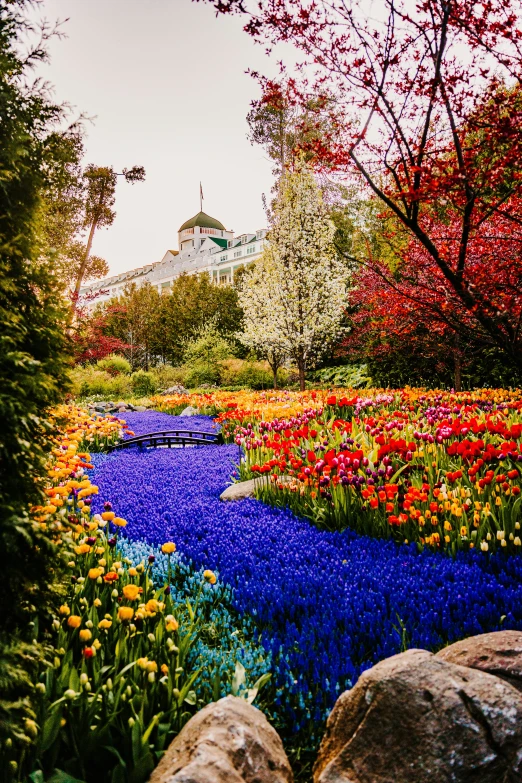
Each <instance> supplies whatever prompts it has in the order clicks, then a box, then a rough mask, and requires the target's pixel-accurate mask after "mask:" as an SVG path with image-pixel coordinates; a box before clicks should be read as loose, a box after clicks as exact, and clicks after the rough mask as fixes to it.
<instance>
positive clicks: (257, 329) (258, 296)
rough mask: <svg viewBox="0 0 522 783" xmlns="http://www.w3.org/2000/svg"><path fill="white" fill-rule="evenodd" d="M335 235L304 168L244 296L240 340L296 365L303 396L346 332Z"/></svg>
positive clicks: (289, 182)
mask: <svg viewBox="0 0 522 783" xmlns="http://www.w3.org/2000/svg"><path fill="white" fill-rule="evenodd" d="M334 233H335V227H334V225H333V223H332V221H331V220H330V219H329V216H328V210H327V208H326V206H325V204H324V202H323V198H322V195H321V191H320V189H319V187H318V185H317V183H316V181H315V179H314V176H313V173H312V171H311V169H310V167H309V166H307V165H306V164H305V163H304V162H303V161H300V162H298V164H297V165H296V167H295V169H294V170H293V171H287V172H285V173H284V174H283V176H282V177H281V179H280V181H279V185H278V191H277V197H276V199H275V201H274V204H273V207H272V213H271V215H270V227H269V232H268V240H269V241H268V244H267V246H266V248H265V250H264V252H263V254H262V256H261V257H260V258H259V259H258V260H257V261H256V263H255V264H254V266H253V268H252V269H251V270H249V271H248V272H247V273H246V274H245V275H244V277H243V279H242V284H241V288H240V292H239V303H240V305H241V307H242V308H243V311H244V331H243V333H242V334H241V335H238V336H239V338H240V340H241V341H242V342H243V343H244V344H245V345H247V346H249V347H251V348H255V349H256V350H257V351H259V352H260V353H262V354H264V355H265V356H266V358H267V359H269V361H270V359H271V358H272V359H274V358H276V357H279V361H280V360H281V357H282V356H285V355H286V356H289V357H291V358H292V359H293V360H294V361H295V362H296V364H297V367H298V369H299V385H300V388H301V390H304V388H305V372H306V368H307V367H309V366H310V365H311V364H312V363H313V362H314V361H316V360H317V358H318V357H319V356H320V355H321V353H323V352H324V351H325V350H326V348H327V347H328V345H329V344H331V342H332V341H333V340H334V339H335V337H336V336H337V335H338V334H339V332H340V331H341V320H342V317H343V310H344V306H345V302H346V288H347V283H348V273H347V269H346V267H345V266H344V264H343V263H342V262H341V260H340V259H339V258H338V256H337V254H336V252H335V248H334V244H333V237H334ZM272 370H273V364H272ZM276 370H277V367H276Z"/></svg>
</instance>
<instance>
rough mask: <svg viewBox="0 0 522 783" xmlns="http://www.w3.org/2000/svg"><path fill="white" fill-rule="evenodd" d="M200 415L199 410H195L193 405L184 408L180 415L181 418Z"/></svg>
mask: <svg viewBox="0 0 522 783" xmlns="http://www.w3.org/2000/svg"><path fill="white" fill-rule="evenodd" d="M198 413H199V410H198V409H197V408H193V407H192V405H188V406H187V407H186V408H184V409H183V410H182V411H181V413H180V414H179V415H180V416H197V414H198Z"/></svg>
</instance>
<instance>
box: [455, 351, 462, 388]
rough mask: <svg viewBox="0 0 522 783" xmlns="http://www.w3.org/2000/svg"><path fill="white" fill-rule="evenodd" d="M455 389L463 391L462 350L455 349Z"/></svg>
mask: <svg viewBox="0 0 522 783" xmlns="http://www.w3.org/2000/svg"><path fill="white" fill-rule="evenodd" d="M455 391H456V392H460V391H462V356H461V355H460V351H458V350H457V351H455Z"/></svg>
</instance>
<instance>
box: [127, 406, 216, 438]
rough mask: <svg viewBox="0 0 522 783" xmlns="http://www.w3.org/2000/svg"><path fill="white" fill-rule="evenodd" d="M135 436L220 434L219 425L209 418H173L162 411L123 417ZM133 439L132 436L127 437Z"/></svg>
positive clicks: (139, 412)
mask: <svg viewBox="0 0 522 783" xmlns="http://www.w3.org/2000/svg"><path fill="white" fill-rule="evenodd" d="M121 418H122V419H124V421H126V422H127V425H128V426H129V427H130V429H131V430H132V431H133V432H134V434H135V435H147V434H148V433H149V432H159V431H161V430H175V429H180V430H194V431H196V432H219V425H218V424H215V423H214V422H213V421H212V419H211V418H210V417H209V416H201V415H196V416H171V415H170V413H161V412H160V411H128V412H127V413H124V414H122V415H121ZM127 437H131V436H127Z"/></svg>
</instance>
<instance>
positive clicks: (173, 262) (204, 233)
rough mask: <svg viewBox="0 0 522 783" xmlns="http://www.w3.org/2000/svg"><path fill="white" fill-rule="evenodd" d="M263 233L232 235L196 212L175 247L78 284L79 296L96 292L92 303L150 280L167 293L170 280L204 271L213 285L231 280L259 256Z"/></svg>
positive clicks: (207, 217)
mask: <svg viewBox="0 0 522 783" xmlns="http://www.w3.org/2000/svg"><path fill="white" fill-rule="evenodd" d="M265 236H266V230H265V229H261V230H260V231H256V232H255V233H254V234H240V235H239V236H237V237H234V233H233V231H227V230H226V228H225V226H224V225H223V224H222V223H220V222H219V220H216V219H215V218H212V217H210V216H209V215H206V214H205V213H204V212H199V213H198V214H197V215H195V216H194V217H193V218H191V219H190V220H187V221H186V223H183V225H182V226H181V227H180V229H179V231H178V247H179V250H167V252H166V253H165V255H164V256H163V258H162V259H161V261H157V262H155V263H152V264H147V266H141V267H139V268H138V269H131V270H130V272H122V273H121V274H119V275H113V276H112V277H106V278H105V279H104V280H95V281H94V282H92V283H89V284H88V285H85V286H83V287H82V289H81V290H80V297H81V296H82V295H83V296H85V295H86V294H96V293H98V292H100V294H99V295H98V296H97V297H96V299H95V300H94V301H93V302H92V304H93V305H95V304H98V303H99V302H104V301H107V300H109V299H112V297H115V296H119V295H120V294H121V293H123V289H124V288H125V286H126V285H129V284H131V283H135V284H136V285H138V286H139V285H143V283H150V284H151V285H153V286H154V287H155V288H157V289H158V291H159V292H160V293H161V292H168V290H169V289H170V287H171V285H172V281H173V280H175V279H176V278H177V277H179V276H180V275H181V274H183V273H186V274H196V273H202V272H207V274H208V275H209V276H210V278H211V279H212V280H213V282H215V283H217V284H219V283H231V282H232V281H233V280H234V272H235V271H236V270H237V269H239V267H241V266H245V265H246V264H249V263H250V262H251V261H254V260H255V259H256V258H258V257H259V256H260V254H261V251H262V250H263V245H264V243H265V241H266V240H265Z"/></svg>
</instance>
